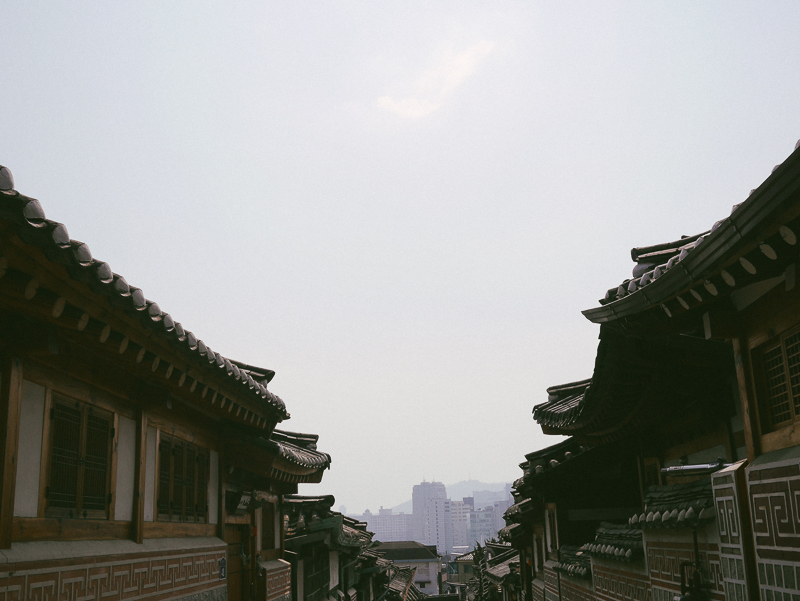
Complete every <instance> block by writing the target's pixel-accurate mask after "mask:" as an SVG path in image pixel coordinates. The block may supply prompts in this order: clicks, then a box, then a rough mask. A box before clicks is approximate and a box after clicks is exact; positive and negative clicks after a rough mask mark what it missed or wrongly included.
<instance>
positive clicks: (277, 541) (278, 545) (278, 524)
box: [272, 505, 283, 549]
mask: <svg viewBox="0 0 800 601" xmlns="http://www.w3.org/2000/svg"><path fill="white" fill-rule="evenodd" d="M279 507H280V505H275V511H273V514H274V517H275V530H274V532H275V546H274V547H272V548H273V549H280V548H281V528H282V527H283V524H281V516H280V511H278V509H279Z"/></svg>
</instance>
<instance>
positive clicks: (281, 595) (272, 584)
mask: <svg viewBox="0 0 800 601" xmlns="http://www.w3.org/2000/svg"><path fill="white" fill-rule="evenodd" d="M353 596H355V591H354V592H353ZM291 597H292V567H291V566H290V565H289V564H286V565H285V566H283V567H282V568H280V569H273V570H269V571H267V601H288V600H289V599H291ZM351 601H354V600H351Z"/></svg>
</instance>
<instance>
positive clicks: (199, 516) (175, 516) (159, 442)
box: [153, 430, 211, 524]
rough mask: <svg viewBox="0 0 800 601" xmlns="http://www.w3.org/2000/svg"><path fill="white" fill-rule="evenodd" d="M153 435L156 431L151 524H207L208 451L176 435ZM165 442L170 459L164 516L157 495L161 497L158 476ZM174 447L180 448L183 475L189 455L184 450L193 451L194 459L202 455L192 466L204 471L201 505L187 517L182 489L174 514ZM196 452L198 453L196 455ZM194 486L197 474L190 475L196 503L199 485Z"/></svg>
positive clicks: (159, 431) (197, 483) (158, 431)
mask: <svg viewBox="0 0 800 601" xmlns="http://www.w3.org/2000/svg"><path fill="white" fill-rule="evenodd" d="M156 432H157V435H156V486H155V491H154V492H155V499H154V501H155V503H154V505H155V507H154V509H155V511H154V516H153V517H154V521H156V522H176V523H184V524H208V497H209V495H208V483H209V477H210V473H211V470H210V461H211V449H209V448H207V447H204V446H200V445H198V444H196V443H194V442H189V441H188V440H185V439H183V438H181V437H180V436H176V435H175V434H172V435H169V434H164V433H163V432H161V430H156ZM166 443H169V445H170V449H171V452H170V457H169V459H170V467H169V493H168V499H169V500H168V501H167V502H168V503H169V506H168V509H167V511H166V513H162V511H161V507H162V505H161V503H162V499H161V495H162V492H163V486H164V483H163V482H162V473H161V468H162V462H163V455H162V446H163V445H165V444H166ZM176 445H179V446H180V447H182V448H183V457H182V459H183V462H184V468H183V471H184V473H185V472H186V465H187V464H188V456H189V453H188V452H187V451H189V450H193V451H194V453H195V458H197V456H198V455H199V454H200V453H202V455H203V457H204V460H203V461H202V462H201V461H196V460H195V463H196V464H197V465H200V466H202V468H201V469H203V470H204V478H203V483H204V486H205V490H204V491H203V499H204V502H203V504H202V507H201V508H197V509H195V511H193V512H192V513H191V515H189V512H188V511H187V509H188V507H187V502H186V501H187V500H186V494H185V490H184V492H183V495H182V499H181V503H180V506H179V507H180V511H179V512H178V511H176V505H175V504H176V502H177V499H175V498H174V494H175V491H174V485H175V475H176V470H175V464H174V461H175V453H174V449H175V448H176ZM198 451H199V452H200V453H198ZM198 485H199V478H197V472H195V475H194V498H195V500H197V493H198V492H199V486H198ZM195 505H197V503H195Z"/></svg>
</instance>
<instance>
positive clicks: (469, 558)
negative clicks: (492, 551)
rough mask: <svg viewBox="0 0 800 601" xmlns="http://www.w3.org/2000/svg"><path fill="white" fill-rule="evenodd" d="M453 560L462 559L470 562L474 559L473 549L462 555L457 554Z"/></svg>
mask: <svg viewBox="0 0 800 601" xmlns="http://www.w3.org/2000/svg"><path fill="white" fill-rule="evenodd" d="M453 561H464V562H469V563H472V562H473V561H475V551H470V552H469V553H464V554H463V555H459V556H458V557H456V558H455V559H454V560H453Z"/></svg>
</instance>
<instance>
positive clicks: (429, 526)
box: [411, 482, 453, 555]
mask: <svg viewBox="0 0 800 601" xmlns="http://www.w3.org/2000/svg"><path fill="white" fill-rule="evenodd" d="M411 507H412V510H411V513H412V516H413V518H412V527H413V530H412V533H413V537H412V540H415V541H417V542H418V543H422V544H423V545H436V549H437V550H438V551H439V553H440V554H442V555H444V554H445V553H449V552H450V551H451V550H452V548H453V524H452V522H451V520H450V500H449V499H448V498H447V489H446V488H445V486H444V484H442V483H441V482H423V483H422V484H417V485H416V486H414V490H413V492H412V495H411Z"/></svg>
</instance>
